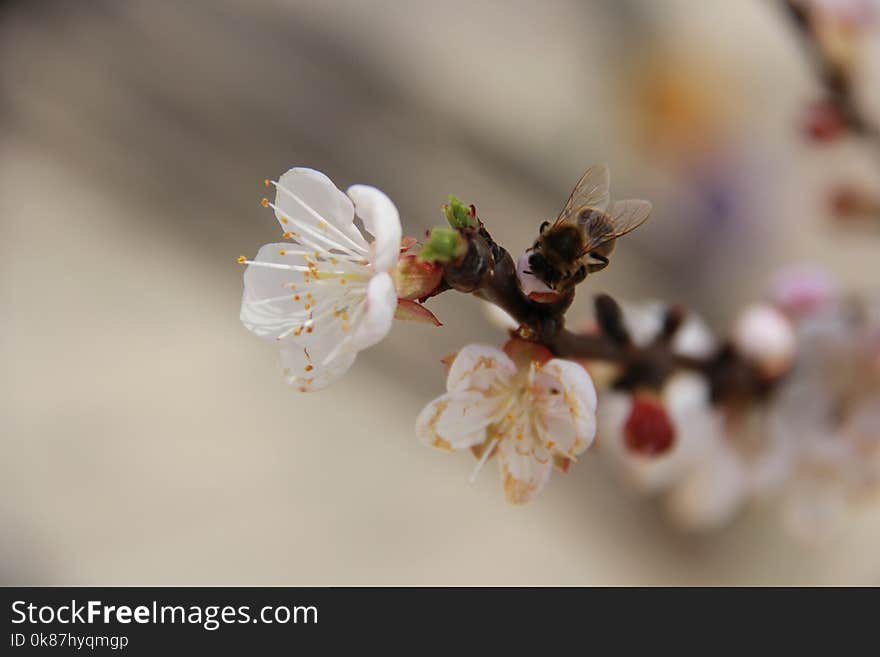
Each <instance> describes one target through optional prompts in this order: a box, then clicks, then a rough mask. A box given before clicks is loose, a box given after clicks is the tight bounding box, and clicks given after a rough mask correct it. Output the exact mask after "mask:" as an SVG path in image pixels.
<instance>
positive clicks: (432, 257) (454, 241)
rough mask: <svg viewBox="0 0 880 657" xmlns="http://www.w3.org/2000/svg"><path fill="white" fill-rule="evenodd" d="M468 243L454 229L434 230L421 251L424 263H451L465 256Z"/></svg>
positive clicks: (420, 257) (420, 255)
mask: <svg viewBox="0 0 880 657" xmlns="http://www.w3.org/2000/svg"><path fill="white" fill-rule="evenodd" d="M465 251H467V242H466V241H465V239H464V238H463V237H462V236H461V235H460V234H459V232H458V231H457V230H453V229H452V228H440V227H437V228H432V229H431V234H430V236H429V237H428V239H427V241H426V242H425V244H424V246H422V250H421V251H419V260H422V261H423V262H451V261H452V260H455V259H456V258H458V257H460V256H463V255H464V253H465Z"/></svg>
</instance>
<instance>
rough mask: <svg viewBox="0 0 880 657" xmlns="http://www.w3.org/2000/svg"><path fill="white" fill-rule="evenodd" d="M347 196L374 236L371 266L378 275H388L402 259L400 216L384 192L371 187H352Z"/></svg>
mask: <svg viewBox="0 0 880 657" xmlns="http://www.w3.org/2000/svg"><path fill="white" fill-rule="evenodd" d="M348 195H349V197H350V198H351V200H352V201H354V208H355V212H357V216H359V217H360V218H361V219H362V220H363V222H364V227H365V228H366V229H367V230H368V231H369V232H370V233H371V234H372V235H373V243H372V244H370V262H371V263H372V264H373V268H374V269H375V270H376V271H388V270H389V269H391V268H392V267H393V266H394V265H395V264H397V260H398V258H399V257H400V238H401V236H402V235H403V230H402V228H401V227H400V214H399V213H398V212H397V208H396V207H395V206H394V203H393V202H392V201H391V199H390V198H388V196H387V195H386V194H385V192H383V191H381V190H379V189H376V188H375V187H370V186H369V185H352V186H351V187H349V188H348Z"/></svg>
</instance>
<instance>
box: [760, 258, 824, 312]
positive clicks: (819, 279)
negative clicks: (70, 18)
mask: <svg viewBox="0 0 880 657" xmlns="http://www.w3.org/2000/svg"><path fill="white" fill-rule="evenodd" d="M836 296H837V289H836V286H835V284H834V281H833V280H832V278H831V276H830V274H829V273H828V272H827V271H825V270H824V269H821V268H820V267H817V266H813V265H800V266H796V267H789V268H786V269H782V270H780V271H778V272H777V273H776V274H775V276H774V277H773V280H772V281H771V284H770V298H771V300H772V302H773V303H774V305H776V307H777V308H779V309H780V310H782V311H783V312H784V313H785V314H786V315H788V316H789V317H791V318H794V319H797V318H799V317H803V316H807V315H811V314H813V313H815V312H818V311H820V310H822V309H823V308H827V307H828V305H829V304H830V303H832V302H833V300H834V299H835V298H836Z"/></svg>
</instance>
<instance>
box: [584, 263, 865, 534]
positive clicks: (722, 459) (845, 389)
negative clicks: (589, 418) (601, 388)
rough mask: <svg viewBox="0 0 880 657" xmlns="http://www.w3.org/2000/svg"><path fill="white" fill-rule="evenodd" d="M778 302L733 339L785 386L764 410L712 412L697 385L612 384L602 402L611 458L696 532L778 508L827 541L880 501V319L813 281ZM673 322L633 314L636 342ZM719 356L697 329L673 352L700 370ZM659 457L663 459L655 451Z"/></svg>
mask: <svg viewBox="0 0 880 657" xmlns="http://www.w3.org/2000/svg"><path fill="white" fill-rule="evenodd" d="M774 292H775V293H774V295H773V301H772V302H768V303H763V304H756V305H753V306H750V307H749V308H746V309H745V310H744V311H743V312H742V313H741V314H740V316H739V318H738V319H737V321H736V323H735V326H734V330H733V333H732V341H731V345H730V347H731V348H733V349H735V350H737V352H738V353H741V354H744V355H746V356H747V358H748V359H749V360H750V362H751V364H752V366H753V368H754V371H755V372H756V373H757V376H758V378H759V379H764V380H766V381H768V382H773V385H769V386H768V387H767V388H765V389H764V390H763V391H760V392H759V393H758V395H757V397H756V398H753V399H743V398H742V397H738V396H730V397H727V398H725V399H722V400H717V399H716V400H713V389H712V387H711V383H710V381H709V379H708V378H707V377H706V376H704V375H703V374H700V373H696V372H679V373H676V374H674V375H673V376H671V377H670V378H668V379H667V380H666V381H664V382H663V384H662V385H661V386H660V387H659V388H658V389H650V388H648V389H639V388H638V387H636V388H634V389H633V388H629V387H628V386H624V387H623V388H620V387H618V388H617V389H615V388H614V386H613V384H612V386H611V387H610V388H609V389H608V390H607V391H606V392H603V394H602V395H601V396H600V405H599V409H600V410H599V416H598V417H599V435H600V438H599V440H598V444H599V447H600V449H601V450H602V452H603V453H604V454H605V455H606V456H607V457H608V459H609V460H610V461H611V462H612V463H614V464H615V466H616V467H617V468H618V469H619V470H620V471H621V472H622V474H623V475H624V476H625V478H626V479H627V480H628V481H629V482H630V483H631V484H632V485H633V486H634V487H635V488H636V489H637V490H640V491H642V492H644V493H647V494H660V495H662V496H663V499H664V502H665V506H666V508H667V510H668V511H669V513H670V516H671V517H672V518H673V519H674V520H675V521H676V522H677V523H678V524H679V525H681V526H682V527H684V528H688V529H694V530H703V529H712V528H717V527H719V526H722V525H724V524H725V523H727V522H728V521H729V520H730V519H731V518H732V517H733V516H734V515H735V514H736V513H737V512H738V511H739V510H740V509H742V508H743V507H744V506H745V505H746V504H747V503H749V502H751V501H753V500H756V499H761V498H766V497H770V496H774V497H779V498H781V499H782V500H783V502H784V504H785V507H786V509H787V512H786V515H787V518H788V521H789V525H790V527H791V528H792V529H793V531H794V532H795V533H796V534H798V535H800V536H804V537H809V538H815V537H820V536H824V535H827V534H828V533H829V532H830V530H831V529H833V527H834V525H835V523H837V522H838V521H839V520H840V519H841V518H842V516H843V513H844V512H845V511H847V510H849V509H850V508H852V505H851V504H850V503H851V502H855V501H860V500H864V499H867V498H869V497H870V496H871V495H874V494H877V493H880V312H878V307H877V306H873V305H871V304H863V303H859V304H856V305H855V306H854V305H853V304H852V303H850V302H843V301H842V300H840V299H837V298H835V297H834V293H833V290H832V288H831V286H830V285H829V283H828V281H827V278H825V277H824V276H822V275H821V274H817V273H816V272H812V271H809V270H806V271H805V270H797V271H792V272H790V273H788V274H787V275H785V276H783V277H782V278H781V279H780V280H779V281H777V285H776V290H775V291H774ZM663 312H664V308H663V306H662V305H661V304H656V303H651V304H644V305H640V306H631V307H625V308H624V316H625V319H626V324H627V327H628V328H629V329H630V330H631V331H632V333H633V335H634V336H636V337H634V339H635V340H636V341H638V342H639V343H642V344H644V343H647V342H649V341H650V340H652V339H653V338H654V336H656V334H657V332H658V331H659V330H660V326H661V323H662V316H663ZM715 348H716V347H714V346H713V340H712V338H711V336H710V335H709V334H708V332H707V330H706V329H705V327H704V326H703V325H702V323H701V322H699V320H697V319H695V318H691V319H689V320H688V321H687V322H686V323H684V324H683V325H682V326H681V328H680V329H679V334H678V335H677V337H676V340H675V344H674V349H675V351H676V352H677V353H680V354H687V355H690V356H693V355H698V354H704V355H705V354H708V353H711V352H712V351H713V350H714V349H715ZM621 374H622V373H620V372H617V373H614V376H617V377H621ZM714 392H716V393H717V390H716V391H714ZM658 444H660V445H662V446H663V447H664V449H653V450H652V449H648V450H646V449H644V448H643V446H644V445H655V446H656V445H658Z"/></svg>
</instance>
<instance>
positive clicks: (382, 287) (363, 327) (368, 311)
mask: <svg viewBox="0 0 880 657" xmlns="http://www.w3.org/2000/svg"><path fill="white" fill-rule="evenodd" d="M365 304H366V305H365V306H364V315H363V317H361V319H360V321H359V322H358V323H357V326H356V327H355V329H354V334H353V335H352V346H354V348H355V349H357V350H358V351H360V350H362V349H366V348H367V347H372V346H373V345H374V344H376V343H377V342H379V341H380V340H382V338H384V337H385V336H386V335H388V332H389V331H390V330H391V324H392V323H393V322H394V312H395V311H396V310H397V294H396V293H395V291H394V282H393V281H392V280H391V275H390V274H388V273H387V272H383V273H381V274H376V275H375V276H373V278H371V279H370V282H369V284H368V286H367V298H366V301H365Z"/></svg>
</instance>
